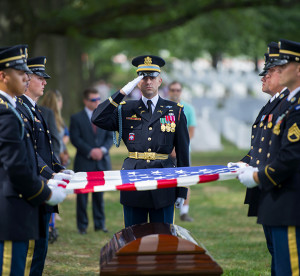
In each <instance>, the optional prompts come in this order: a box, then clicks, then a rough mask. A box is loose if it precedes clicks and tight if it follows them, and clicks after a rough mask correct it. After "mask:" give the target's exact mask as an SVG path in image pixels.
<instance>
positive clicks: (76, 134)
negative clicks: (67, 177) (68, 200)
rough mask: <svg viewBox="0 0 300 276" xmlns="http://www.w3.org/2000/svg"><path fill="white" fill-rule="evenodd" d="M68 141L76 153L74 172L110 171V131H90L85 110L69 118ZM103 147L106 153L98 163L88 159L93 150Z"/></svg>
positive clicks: (90, 124)
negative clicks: (69, 140)
mask: <svg viewBox="0 0 300 276" xmlns="http://www.w3.org/2000/svg"><path fill="white" fill-rule="evenodd" d="M70 139H71V142H72V144H73V145H74V146H75V147H76V149H77V152H76V156H75V161H74V170H75V171H76V172H78V171H84V172H91V171H106V170H111V163H110V157H109V152H108V151H109V149H110V148H111V146H112V144H113V134H112V132H111V131H107V130H104V129H100V128H97V131H96V133H94V131H93V129H92V123H91V121H90V119H89V117H88V115H87V113H86V111H85V110H82V111H80V112H78V113H76V114H74V115H72V117H71V124H70ZM100 147H105V148H106V149H107V153H106V154H104V156H103V158H102V159H101V160H99V161H96V160H93V159H91V158H89V154H90V151H91V150H92V149H93V148H100Z"/></svg>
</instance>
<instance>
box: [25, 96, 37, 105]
mask: <svg viewBox="0 0 300 276" xmlns="http://www.w3.org/2000/svg"><path fill="white" fill-rule="evenodd" d="M24 96H25V97H26V98H27V99H28V101H30V103H31V104H32V105H33V107H35V106H36V102H35V101H34V100H33V99H31V98H30V97H29V96H27V95H25V94H24Z"/></svg>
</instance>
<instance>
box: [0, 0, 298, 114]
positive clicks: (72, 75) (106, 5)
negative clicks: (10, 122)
mask: <svg viewBox="0 0 300 276" xmlns="http://www.w3.org/2000/svg"><path fill="white" fill-rule="evenodd" d="M263 7H268V9H271V10H272V11H274V13H277V14H278V8H281V9H283V8H290V7H298V1H297V0H264V1H261V0H210V1H204V0H173V1H169V0H152V1H148V2H145V1H144V2H141V1H138V0H107V1H101V2H100V1H98V0H28V1H23V0H15V1H8V0H5V1H1V3H0V26H1V28H0V38H1V42H2V44H10V45H11V44H17V43H26V44H28V45H29V49H30V51H29V54H30V55H31V56H36V55H46V56H47V58H48V63H47V70H48V71H49V73H50V74H51V75H52V77H53V78H52V79H51V80H50V81H49V85H48V87H49V86H52V87H53V88H58V89H59V90H61V91H62V93H63V95H64V97H65V99H66V100H65V109H64V110H65V111H66V112H65V113H64V114H70V113H71V112H73V111H74V106H75V107H76V106H78V105H79V102H80V97H78V93H80V92H81V91H82V89H83V88H84V87H85V86H87V85H88V84H89V80H88V79H87V80H86V81H85V80H84V78H83V67H82V64H83V62H84V59H82V54H83V53H84V52H86V51H87V50H89V49H91V48H93V47H94V45H95V44H96V43H98V41H99V40H101V41H103V40H105V39H118V40H120V39H122V40H123V41H122V42H121V44H123V43H124V44H123V45H126V44H127V45H130V47H129V49H128V50H127V49H126V51H128V52H130V51H131V50H134V49H137V48H138V47H140V48H142V47H143V48H144V49H145V46H147V45H146V44H145V42H146V41H148V42H149V44H148V46H149V45H151V41H152V42H155V41H157V42H158V41H159V43H157V44H155V45H154V43H153V44H152V45H153V47H152V49H151V48H150V47H146V48H148V49H150V50H151V52H152V51H156V50H157V46H158V45H162V44H163V43H164V46H167V47H164V48H168V47H170V48H171V49H172V51H171V52H174V53H175V54H178V56H180V57H182V56H184V55H187V56H188V57H189V58H193V56H196V54H197V55H198V54H199V53H200V52H201V51H203V50H208V51H209V52H210V53H211V54H212V56H216V57H217V56H219V55H220V54H222V53H223V52H224V50H225V49H226V51H228V52H230V51H229V50H230V48H231V50H232V51H233V52H234V51H236V50H237V49H238V48H239V47H240V45H241V44H243V43H239V42H238V41H239V40H240V39H239V37H241V35H240V36H239V34H240V33H241V32H242V30H241V29H240V28H237V27H238V26H233V24H232V23H234V20H236V21H237V22H238V23H237V24H241V22H243V21H242V20H241V18H239V16H238V14H239V12H240V11H242V10H243V9H246V8H247V9H249V8H253V9H254V8H255V9H259V8H263ZM273 7H274V8H273ZM229 16H233V19H232V20H233V21H228V23H227V19H230V18H229ZM230 20H231V19H230ZM249 20H250V18H248V19H247V21H246V23H249V22H250V21H249ZM252 21H253V22H252V23H255V20H252ZM188 22H191V23H190V24H191V26H193V25H194V26H196V28H197V29H194V30H192V29H183V28H185V25H187V26H188V25H189V24H188ZM262 23H263V24H270V23H269V21H267V20H266V21H265V22H262ZM226 25H227V26H226ZM255 25H259V24H256V23H255ZM180 26H182V27H180ZM250 26H251V24H250ZM298 26H299V25H298ZM233 27H235V28H233ZM248 27H249V26H248V25H247V26H246V29H247V28H248ZM174 28H175V29H174ZM190 28H192V27H190ZM198 28H199V29H198ZM224 28H225V29H228V28H231V29H233V30H235V31H234V32H232V33H229V32H227V33H226V32H224V31H223V30H224ZM172 29H174V30H172ZM250 29H251V28H250ZM279 29H280V28H279ZM169 30H172V31H170V33H168V32H166V31H169ZM210 30H211V31H210ZM195 31H198V32H199V36H198V37H192V36H189V37H188V39H186V40H181V41H184V43H182V45H178V43H176V44H177V45H176V44H173V45H171V44H170V42H172V41H176V39H174V38H176V37H177V38H182V37H186V33H188V32H190V33H192V32H194V33H195ZM227 31H228V30H227ZM259 33H263V32H259ZM270 34H271V32H270ZM170 35H174V37H170ZM242 37H244V36H243V35H242ZM256 37H257V36H255V35H253V36H251V38H252V39H249V41H250V42H251V43H250V44H251V45H253V44H254V45H256V44H257V40H256ZM141 38H142V40H141ZM125 40H127V41H125ZM177 41H178V40H177ZM199 41H200V43H199ZM133 43H134V45H133V46H132V44H133ZM185 43H186V44H185ZM166 44H167V45H166ZM244 44H245V45H248V44H249V43H244ZM220 45H221V46H224V45H225V48H224V49H223V48H221V49H222V51H220V47H219V46H220ZM176 46H177V50H176ZM188 46H190V47H191V48H190V47H188ZM117 48H118V47H115V48H114V49H117ZM186 48H188V49H186ZM190 49H192V51H191V50H190ZM251 49H253V47H251ZM180 51H181V52H180ZM109 52H110V53H111V52H113V51H109ZM104 55H105V53H104ZM106 56H107V55H106ZM94 71H95V70H94ZM91 75H92V74H91Z"/></svg>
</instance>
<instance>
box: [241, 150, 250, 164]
mask: <svg viewBox="0 0 300 276" xmlns="http://www.w3.org/2000/svg"><path fill="white" fill-rule="evenodd" d="M250 152H251V150H249V152H248V153H247V154H246V155H245V156H244V157H243V158H242V159H241V160H240V161H242V162H244V163H247V164H249V163H250V158H251V155H250Z"/></svg>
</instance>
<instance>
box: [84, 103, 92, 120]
mask: <svg viewBox="0 0 300 276" xmlns="http://www.w3.org/2000/svg"><path fill="white" fill-rule="evenodd" d="M84 110H85V112H86V114H87V115H88V117H89V119H90V120H91V119H92V115H93V110H90V109H88V108H87V107H86V106H85V107H84Z"/></svg>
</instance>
